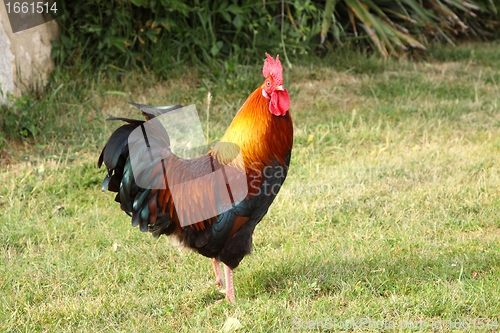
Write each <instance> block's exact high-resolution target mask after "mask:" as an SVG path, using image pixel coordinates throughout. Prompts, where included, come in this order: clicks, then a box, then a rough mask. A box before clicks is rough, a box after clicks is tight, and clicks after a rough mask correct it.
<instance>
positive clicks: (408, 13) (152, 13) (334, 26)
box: [52, 0, 500, 75]
mask: <svg viewBox="0 0 500 333" xmlns="http://www.w3.org/2000/svg"><path fill="white" fill-rule="evenodd" d="M499 3H500V1H499V0H464V1H462V0H447V1H442V0H326V1H311V0H289V1H283V2H282V1H266V0H263V1H255V0H240V1H237V0H234V1H230V0H212V1H208V0H191V1H179V0H127V1H116V0H84V1H68V0H64V1H63V7H64V11H65V12H66V13H67V14H66V15H63V16H62V17H60V18H58V21H59V23H60V25H61V26H62V27H63V34H62V36H61V39H60V41H53V46H54V49H53V54H52V56H53V57H54V58H56V59H57V60H58V63H59V64H61V65H62V66H63V67H64V68H69V69H73V70H74V69H78V70H79V71H84V70H86V69H87V68H89V67H96V66H107V67H113V68H117V69H122V70H125V71H126V70H129V69H130V68H134V67H135V68H145V69H147V70H153V71H154V72H155V73H157V74H161V75H165V74H166V73H168V72H169V70H171V69H172V68H176V67H178V66H179V65H180V64H185V63H189V64H193V65H200V64H202V65H204V66H206V65H209V68H214V65H220V64H222V63H224V65H225V67H226V68H227V67H232V66H234V64H248V63H252V64H253V63H254V62H256V61H257V60H258V61H261V58H262V56H263V53H264V52H269V53H278V52H279V53H281V54H282V58H287V55H288V56H292V55H293V56H295V55H301V54H306V53H308V52H312V51H320V52H324V51H325V50H327V49H332V48H336V47H338V46H342V45H345V44H349V45H355V46H361V47H362V48H368V49H372V50H377V51H378V52H379V53H380V54H381V55H382V56H383V57H387V56H388V55H390V54H394V55H399V54H401V53H403V52H405V51H408V50H411V49H421V50H424V49H425V48H426V46H427V45H428V44H429V43H430V42H432V41H434V40H444V41H446V42H448V43H450V44H452V43H453V40H456V39H460V38H464V37H474V38H488V37H494V33H495V28H496V27H497V25H498V23H499V22H498V21H499V20H498V16H497V9H496V7H497V6H498V4H499ZM282 13H283V14H284V15H283V16H282ZM282 20H283V25H282ZM321 44H324V45H323V46H322V45H321ZM215 67H220V66H215Z"/></svg>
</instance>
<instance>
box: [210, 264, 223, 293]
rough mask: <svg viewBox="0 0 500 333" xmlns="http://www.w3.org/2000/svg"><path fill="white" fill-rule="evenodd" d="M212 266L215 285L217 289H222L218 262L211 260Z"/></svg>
mask: <svg viewBox="0 0 500 333" xmlns="http://www.w3.org/2000/svg"><path fill="white" fill-rule="evenodd" d="M212 265H213V266H214V272H215V285H216V286H217V288H222V289H224V280H223V279H222V274H221V271H220V261H219V260H217V259H215V258H212Z"/></svg>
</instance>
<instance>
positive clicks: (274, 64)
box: [262, 53, 283, 85]
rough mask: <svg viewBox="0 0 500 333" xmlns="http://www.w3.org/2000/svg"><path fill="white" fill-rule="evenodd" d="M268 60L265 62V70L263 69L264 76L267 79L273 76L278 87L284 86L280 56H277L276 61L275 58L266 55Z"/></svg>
mask: <svg viewBox="0 0 500 333" xmlns="http://www.w3.org/2000/svg"><path fill="white" fill-rule="evenodd" d="M266 56H267V59H266V61H264V68H262V75H264V77H265V78H267V77H268V76H269V74H271V76H272V78H273V80H274V83H275V84H277V85H282V84H283V67H281V61H280V55H279V54H278V55H277V56H276V61H274V59H273V57H271V56H270V55H269V54H267V53H266Z"/></svg>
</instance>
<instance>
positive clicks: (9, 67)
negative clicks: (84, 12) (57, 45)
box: [0, 1, 59, 104]
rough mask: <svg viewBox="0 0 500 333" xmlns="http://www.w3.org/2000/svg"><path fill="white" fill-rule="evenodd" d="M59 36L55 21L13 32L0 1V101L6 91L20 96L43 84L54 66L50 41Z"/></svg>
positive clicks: (5, 96)
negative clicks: (1, 92)
mask: <svg viewBox="0 0 500 333" xmlns="http://www.w3.org/2000/svg"><path fill="white" fill-rule="evenodd" d="M58 36H59V29H58V25H57V23H56V22H55V21H50V22H48V23H46V24H42V25H39V26H37V27H34V28H31V29H28V30H24V31H21V32H17V33H13V32H12V29H11V27H10V24H9V18H8V16H7V11H6V9H5V6H4V4H3V1H0V89H1V90H2V91H3V96H2V94H0V104H2V103H6V102H7V92H10V93H11V94H13V95H14V96H16V97H19V96H20V95H21V94H22V93H23V92H25V91H26V89H29V90H31V89H34V88H36V87H43V86H44V84H45V82H46V80H47V75H48V74H49V73H50V72H51V71H52V70H53V68H54V61H53V60H51V59H50V52H51V50H52V45H51V44H50V41H51V40H52V39H57V38H58ZM21 80H22V83H21ZM24 85H26V87H25V86H24Z"/></svg>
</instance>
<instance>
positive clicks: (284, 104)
mask: <svg viewBox="0 0 500 333" xmlns="http://www.w3.org/2000/svg"><path fill="white" fill-rule="evenodd" d="M289 108H290V95H288V91H287V90H286V89H285V90H284V91H274V92H273V93H272V94H271V102H270V103H269V111H271V113H272V114H274V115H275V116H284V115H285V114H286V112H287V111H288V109H289Z"/></svg>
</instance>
